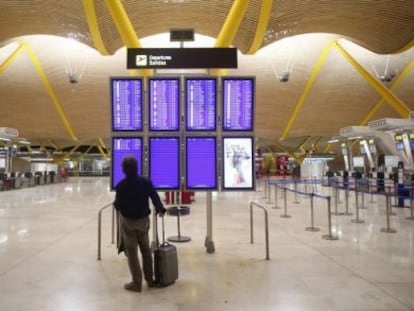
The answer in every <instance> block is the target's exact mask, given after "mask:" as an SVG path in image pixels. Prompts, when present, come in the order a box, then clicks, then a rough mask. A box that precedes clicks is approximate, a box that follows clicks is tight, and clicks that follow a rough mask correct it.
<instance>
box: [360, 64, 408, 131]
mask: <svg viewBox="0 0 414 311" xmlns="http://www.w3.org/2000/svg"><path fill="white" fill-rule="evenodd" d="M413 68H414V59H413V60H412V61H411V62H410V63H409V64H408V65H407V66H406V67H405V69H404V70H403V71H402V72H401V74H400V75H399V76H398V78H397V79H395V80H394V82H392V83H391V85H390V90H394V89H395V88H396V87H397V86H398V85H399V84H400V83H401V81H403V80H404V79H405V77H406V76H407V75H408V74H409V73H410V72H411V70H413ZM384 102H385V99H384V98H383V97H382V98H381V99H380V100H379V101H378V102H377V103H376V104H375V105H374V107H372V109H371V110H370V111H369V112H368V114H367V115H366V116H365V118H364V119H363V120H362V121H361V123H360V125H367V124H368V122H369V121H371V120H372V119H373V117H374V115H375V113H376V112H377V111H378V109H379V108H380V107H381V105H382V104H383V103H384Z"/></svg>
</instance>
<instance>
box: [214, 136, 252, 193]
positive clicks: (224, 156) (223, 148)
mask: <svg viewBox="0 0 414 311" xmlns="http://www.w3.org/2000/svg"><path fill="white" fill-rule="evenodd" d="M226 139H249V140H250V142H251V150H250V154H251V159H250V162H251V163H250V165H251V168H252V172H251V180H252V184H251V186H246V187H229V186H226V172H225V169H226V163H225V162H226V150H225V147H226V145H225V140H226ZM221 146H222V159H223V163H222V165H221V167H222V168H221V169H222V172H221V176H222V189H223V190H224V191H253V190H255V189H256V168H255V152H254V150H255V147H254V137H253V136H241V135H240V136H223V137H222V140H221Z"/></svg>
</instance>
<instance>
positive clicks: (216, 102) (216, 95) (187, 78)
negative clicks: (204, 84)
mask: <svg viewBox="0 0 414 311" xmlns="http://www.w3.org/2000/svg"><path fill="white" fill-rule="evenodd" d="M194 80H200V81H211V80H213V81H214V87H215V94H214V97H215V102H214V128H213V129H193V128H189V126H188V119H187V118H188V92H187V89H188V82H189V81H194ZM184 104H185V108H184V109H185V117H184V121H185V130H186V131H187V132H215V131H217V115H218V111H217V107H218V78H217V77H191V76H189V77H185V78H184Z"/></svg>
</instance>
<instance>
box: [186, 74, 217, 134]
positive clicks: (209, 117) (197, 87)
mask: <svg viewBox="0 0 414 311" xmlns="http://www.w3.org/2000/svg"><path fill="white" fill-rule="evenodd" d="M216 104H217V79H216V78H186V80H185V107H186V130H187V131H215V130H216Z"/></svg>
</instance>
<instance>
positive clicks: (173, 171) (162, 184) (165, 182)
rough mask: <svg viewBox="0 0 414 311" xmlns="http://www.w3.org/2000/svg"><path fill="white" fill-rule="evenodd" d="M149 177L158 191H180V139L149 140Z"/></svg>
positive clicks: (153, 138)
mask: <svg viewBox="0 0 414 311" xmlns="http://www.w3.org/2000/svg"><path fill="white" fill-rule="evenodd" d="M149 177H150V179H151V180H152V182H153V184H154V186H155V188H157V189H160V190H172V189H180V144H179V138H178V137H150V138H149Z"/></svg>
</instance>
